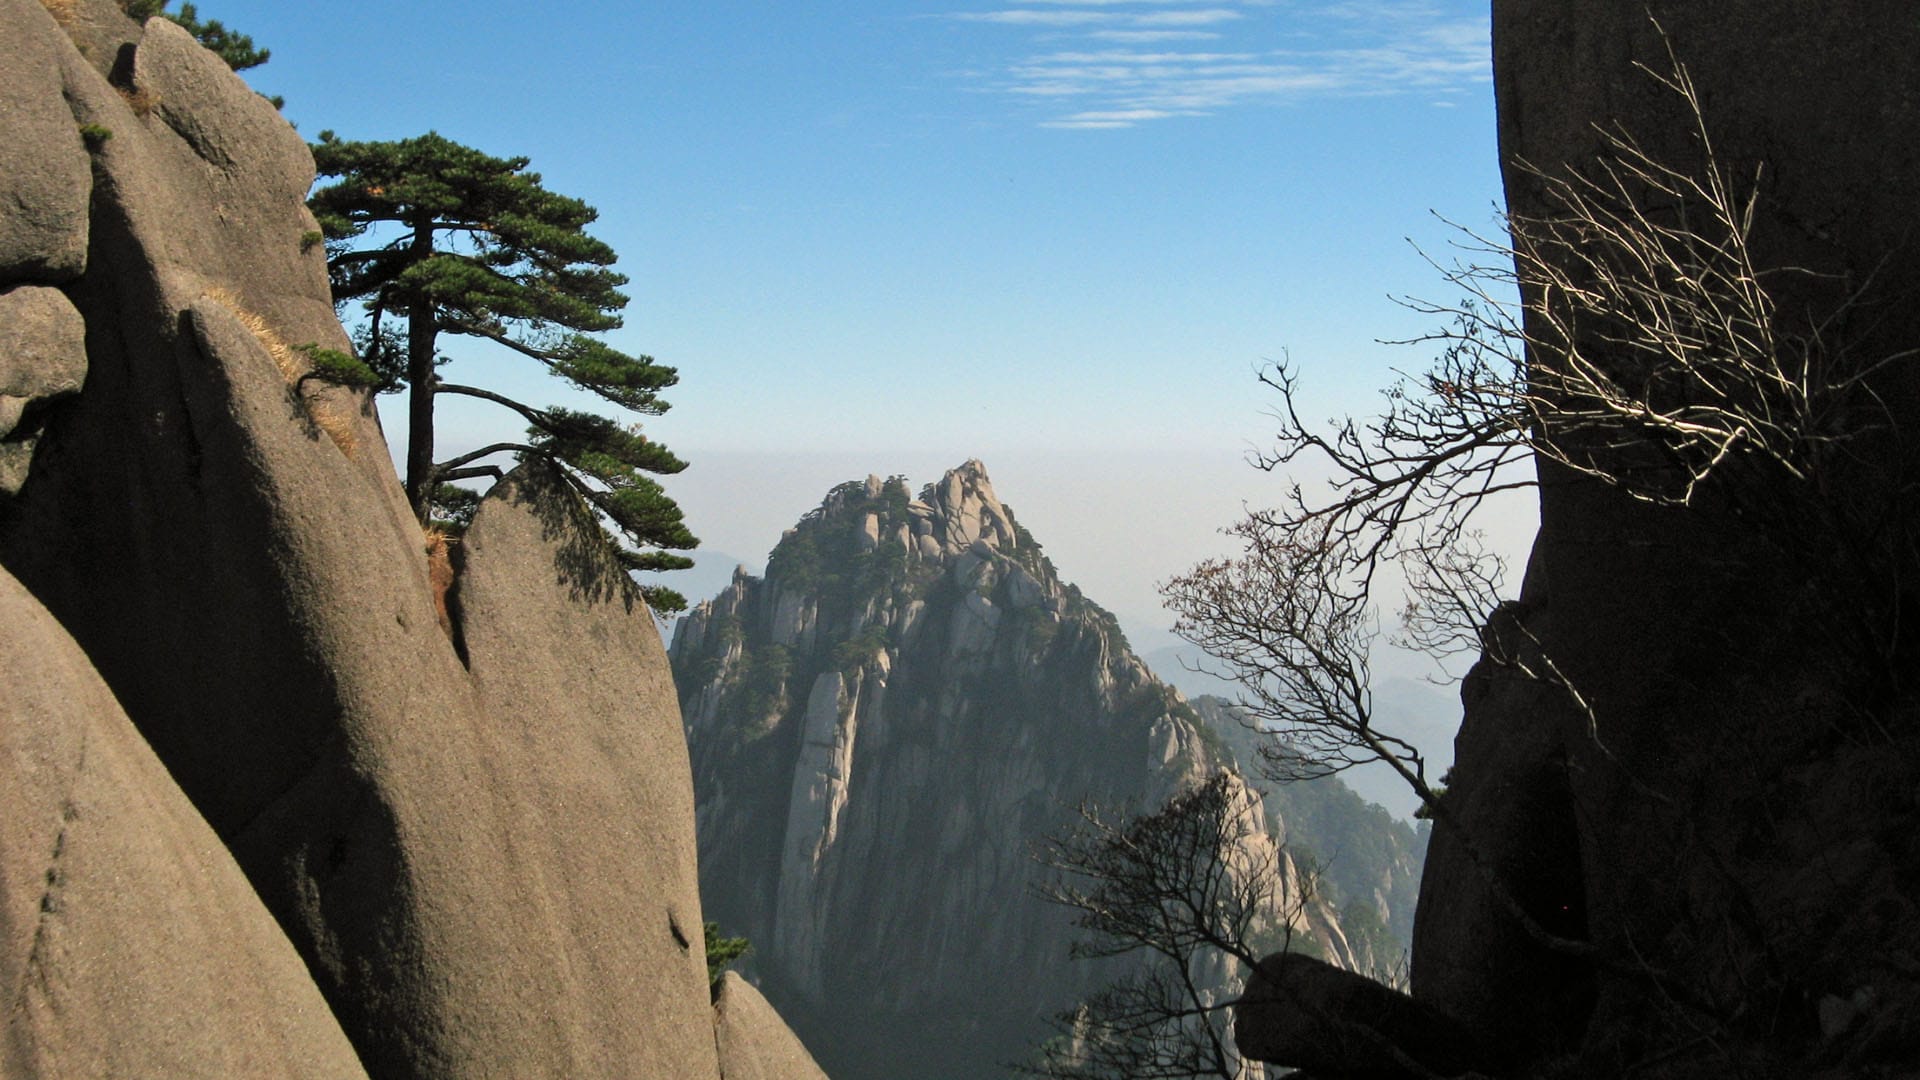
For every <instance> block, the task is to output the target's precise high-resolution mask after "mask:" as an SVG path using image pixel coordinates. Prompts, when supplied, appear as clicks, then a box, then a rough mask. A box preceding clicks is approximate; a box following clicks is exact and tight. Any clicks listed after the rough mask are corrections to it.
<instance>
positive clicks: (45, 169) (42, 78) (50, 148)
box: [0, 0, 93, 286]
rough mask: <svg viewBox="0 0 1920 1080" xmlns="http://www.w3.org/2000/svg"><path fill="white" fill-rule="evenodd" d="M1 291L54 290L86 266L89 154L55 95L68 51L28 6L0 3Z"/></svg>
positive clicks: (29, 1) (48, 21) (41, 12)
mask: <svg viewBox="0 0 1920 1080" xmlns="http://www.w3.org/2000/svg"><path fill="white" fill-rule="evenodd" d="M0 24H4V25H5V26H6V27H7V33H6V34H5V35H3V36H0V71H4V72H6V73H7V76H6V78H5V79H0V146H4V147H6V148H7V150H6V153H5V154H0V286H5V285H10V284H14V283H16V282H22V281H38V282H45V283H48V284H59V283H61V282H64V281H69V280H71V279H73V278H75V277H77V276H79V274H80V271H81V270H83V269H85V268H86V264H87V196H88V192H89V191H91V189H92V187H93V176H92V171H91V169H90V167H89V166H88V163H87V149H86V146H85V145H84V144H83V143H82V142H81V139H80V131H79V125H78V124H77V123H76V122H75V121H74V118H73V111H72V110H71V109H69V108H68V107H67V103H66V102H65V101H64V100H63V99H62V98H61V95H60V57H61V54H62V52H63V51H66V50H69V49H71V46H69V45H68V44H67V42H66V39H65V38H64V37H63V36H62V35H61V33H60V28H59V27H58V26H57V25H55V23H54V21H53V17H52V16H51V15H49V14H47V11H46V9H45V8H43V7H41V6H40V5H39V4H37V3H34V2H33V0H0Z"/></svg>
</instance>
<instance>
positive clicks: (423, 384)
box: [407, 215, 439, 525]
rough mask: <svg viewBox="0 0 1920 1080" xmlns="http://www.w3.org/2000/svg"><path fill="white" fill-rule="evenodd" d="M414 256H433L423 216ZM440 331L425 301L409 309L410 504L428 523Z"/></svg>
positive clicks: (430, 225) (417, 301)
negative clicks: (436, 341)
mask: <svg viewBox="0 0 1920 1080" xmlns="http://www.w3.org/2000/svg"><path fill="white" fill-rule="evenodd" d="M413 256H414V258H415V259H416V260H422V261H424V260H426V259H429V258H431V257H432V256H433V220H432V218H430V217H427V216H425V215H423V216H422V217H421V218H420V220H418V221H416V222H414V226H413ZM438 331H439V327H438V326H436V325H435V324H434V311H433V307H432V305H430V304H428V303H426V301H425V298H424V297H416V298H413V299H412V300H411V301H410V302H409V303H408V305H407V388H408V392H407V500H408V501H409V502H411V503H412V504H413V513H414V516H415V517H417V518H419V519H420V523H421V524H422V525H425V524H426V523H427V511H428V508H429V507H430V506H431V505H432V502H433V487H434V480H435V477H434V469H433V391H434V385H433V383H434V374H433V346H434V338H435V336H436V335H437V333H438Z"/></svg>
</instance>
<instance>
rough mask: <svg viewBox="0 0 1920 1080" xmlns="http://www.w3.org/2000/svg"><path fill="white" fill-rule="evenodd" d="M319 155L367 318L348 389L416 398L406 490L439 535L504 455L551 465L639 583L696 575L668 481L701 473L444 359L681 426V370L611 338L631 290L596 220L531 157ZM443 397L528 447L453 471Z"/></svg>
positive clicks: (661, 591)
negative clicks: (513, 368)
mask: <svg viewBox="0 0 1920 1080" xmlns="http://www.w3.org/2000/svg"><path fill="white" fill-rule="evenodd" d="M313 154H314V162H315V165H316V166H317V168H318V172H319V177H320V179H321V181H322V183H321V184H320V186H319V187H318V188H317V189H316V190H315V191H314V193H313V195H312V197H311V199H310V200H309V204H310V205H311V207H312V209H313V212H314V216H315V217H316V218H318V219H319V222H320V227H321V230H322V232H323V233H324V234H325V237H326V245H327V264H328V272H329V274H330V276H331V278H332V283H333V298H334V302H335V304H336V305H338V306H341V307H342V308H345V307H347V306H349V305H357V306H358V310H357V312H355V313H354V314H353V317H352V321H353V322H355V323H356V324H357V326H356V330H355V344H356V346H357V348H358V350H359V367H358V368H357V369H356V370H355V371H353V372H351V373H349V374H343V375H340V376H338V377H340V378H342V379H343V380H344V381H353V382H358V383H361V384H364V385H370V386H373V387H375V388H377V389H379V390H380V391H382V392H394V393H405V394H406V395H407V398H408V425H407V456H406V478H405V480H406V490H407V498H408V500H409V501H410V502H411V503H412V505H413V509H414V512H415V514H417V515H418V516H419V518H420V520H421V521H422V523H423V524H424V523H426V522H428V521H429V520H431V519H433V518H435V517H436V516H438V517H439V518H440V521H441V524H442V525H443V526H447V527H450V528H452V529H454V530H458V529H459V528H460V527H462V526H463V525H464V524H465V517H466V516H467V515H469V514H470V513H471V510H472V506H473V502H474V495H473V493H472V492H471V491H470V490H467V489H464V488H461V487H460V486H458V483H457V482H458V481H463V480H474V479H481V478H492V479H496V480H497V479H499V478H500V476H501V475H502V472H503V470H502V469H501V467H500V466H499V465H497V464H495V463H494V462H495V461H496V460H497V459H498V455H502V454H513V455H516V456H518V457H519V458H521V459H526V458H543V459H545V460H547V461H550V462H552V463H553V464H554V465H556V466H558V467H559V469H560V472H561V474H562V475H563V476H565V477H566V479H567V480H568V482H569V483H570V484H571V485H572V487H573V489H574V490H575V491H576V492H577V493H578V494H579V495H580V496H581V498H583V499H584V500H585V501H586V502H587V503H588V504H589V505H591V506H592V507H593V509H594V510H595V511H596V512H597V513H598V516H599V518H600V521H601V523H602V526H603V527H604V528H606V529H607V531H608V534H609V539H610V540H612V542H613V547H614V550H615V551H617V552H618V553H619V555H620V558H621V560H622V561H623V562H624V563H625V564H626V566H627V567H628V568H629V569H631V570H647V571H657V570H676V569H684V568H686V567H689V566H692V565H693V562H692V560H691V559H688V558H686V557H685V556H682V555H678V554H674V552H675V551H684V550H688V549H691V548H692V547H694V546H695V545H696V544H697V543H698V541H697V540H695V539H694V536H693V534H692V533H691V532H689V531H688V530H687V528H686V526H685V524H684V523H683V521H682V517H681V512H680V508H679V507H678V506H677V505H675V503H674V502H673V500H672V499H671V498H669V497H668V496H667V494H666V492H665V491H664V490H663V489H662V488H661V486H660V484H659V483H658V482H657V481H656V480H654V479H653V476H655V475H663V474H671V473H677V472H679V471H680V470H682V469H684V468H685V467H686V463H685V462H683V461H681V460H680V459H679V458H677V457H675V456H674V455H673V454H672V453H670V452H669V451H668V450H667V448H666V447H664V446H662V445H661V444H660V443H657V442H654V441H653V440H652V439H650V438H649V437H647V436H646V435H644V434H642V432H641V430H640V428H639V426H638V425H637V424H635V425H628V424H622V423H620V422H619V421H617V420H615V419H614V418H612V417H608V416H603V415H600V414H598V413H590V412H582V411H579V410H576V409H571V408H565V407H562V406H558V405H554V406H548V407H546V408H537V407H534V406H530V405H527V404H524V403H522V402H520V401H516V400H514V399H512V398H509V397H507V396H505V395H503V394H501V393H499V392H497V391H495V390H491V389H486V388H483V387H478V386H467V385H461V384H456V383H451V382H448V381H446V380H445V379H444V378H442V377H441V374H440V371H441V369H442V368H443V367H444V366H446V365H447V364H448V363H449V358H448V357H447V356H445V355H443V354H442V353H441V352H440V351H439V347H440V344H441V342H442V340H443V338H445V337H448V336H457V337H468V338H473V339H476V340H479V341H486V342H491V343H493V344H495V345H498V346H500V347H501V348H503V349H505V350H507V351H508V352H510V353H513V354H517V355H519V356H522V357H524V358H526V359H528V360H530V361H532V362H534V363H535V364H538V365H539V366H541V367H543V368H545V369H546V371H547V372H548V373H550V374H552V375H554V376H556V377H557V378H559V379H561V380H562V381H564V382H566V383H567V384H568V385H570V386H573V387H574V388H576V389H579V390H584V391H586V392H588V393H591V394H594V395H595V396H597V397H599V398H601V399H602V400H604V401H606V402H608V403H609V404H612V405H614V406H617V407H619V408H621V409H624V410H626V411H629V412H632V413H637V414H640V415H646V416H656V415H659V414H660V413H663V412H665V411H666V409H667V403H666V402H665V401H664V400H662V399H661V398H660V396H659V394H660V391H662V390H664V389H666V388H667V387H670V386H672V385H673V384H674V383H675V382H676V381H677V378H678V376H677V375H676V373H675V371H674V369H673V368H670V367H667V366H665V365H662V364H658V363H656V362H654V360H653V359H652V358H651V357H647V356H634V355H629V354H627V353H624V352H621V351H619V350H617V349H615V348H613V347H612V346H610V345H608V344H606V343H605V342H604V341H602V340H600V339H599V338H598V337H597V336H596V335H598V334H602V333H604V332H606V331H610V330H614V329H617V328H618V327H619V326H620V325H621V319H620V316H619V311H620V309H622V308H623V307H625V306H626V304H627V296H626V294H624V293H622V292H621V291H620V286H622V285H624V284H625V283H626V280H627V279H626V278H625V277H624V276H623V275H621V274H618V273H616V272H614V271H613V270H612V269H610V267H611V266H612V265H613V263H614V261H615V258H616V256H615V255H614V252H613V249H612V248H610V247H608V246H607V245H606V244H604V243H602V242H601V241H599V240H596V239H594V238H593V237H591V236H589V235H587V232H586V227H587V226H588V225H589V224H591V223H592V222H593V220H594V219H595V217H596V216H597V214H596V212H595V211H594V209H593V208H592V207H590V206H588V205H587V204H586V203H584V202H582V201H580V200H579V199H574V198H570V197H567V196H564V195H559V194H556V193H554V192H551V191H548V190H547V189H546V188H545V187H544V186H543V185H542V183H541V178H540V175H539V174H538V173H532V172H528V171H526V169H527V165H528V159H526V158H524V157H514V158H497V157H492V156H490V155H487V154H483V153H481V152H480V151H478V150H475V149H472V148H471V147H467V146H462V145H460V144H459V143H456V142H453V141H452V140H450V139H447V138H444V137H442V136H440V135H438V134H435V133H428V134H426V135H422V136H419V137H417V138H412V139H401V140H397V141H392V142H348V141H345V140H342V139H340V138H338V137H337V136H336V135H334V133H333V132H330V131H327V132H322V133H321V134H320V140H319V141H318V142H316V143H314V144H313ZM442 394H455V395H459V396H462V397H467V398H472V399H476V400H481V401H486V402H489V403H491V404H494V405H497V406H500V407H501V408H504V409H506V410H508V411H509V412H511V413H514V414H517V416H518V417H519V418H520V420H522V421H524V422H525V424H526V425H527V426H526V431H527V437H526V439H525V440H524V441H503V442H496V443H491V444H489V445H486V446H482V447H480V448H478V449H474V450H470V451H467V452H464V453H461V454H457V455H455V456H453V457H451V458H447V459H443V460H436V459H435V456H434V422H435V400H436V398H438V397H439V396H440V395H442ZM622 541H625V542H624V543H623V542H622ZM642 592H643V593H644V594H645V596H646V598H647V602H648V604H649V605H650V606H652V607H653V608H654V609H655V610H656V611H678V610H680V609H682V608H684V607H685V606H686V600H685V598H683V597H682V596H680V594H679V593H677V592H674V591H673V590H671V589H668V588H664V587H661V586H646V587H643V589H642Z"/></svg>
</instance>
